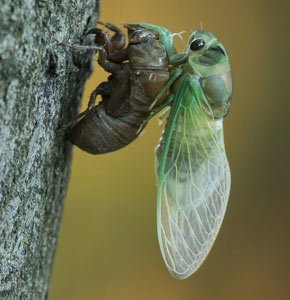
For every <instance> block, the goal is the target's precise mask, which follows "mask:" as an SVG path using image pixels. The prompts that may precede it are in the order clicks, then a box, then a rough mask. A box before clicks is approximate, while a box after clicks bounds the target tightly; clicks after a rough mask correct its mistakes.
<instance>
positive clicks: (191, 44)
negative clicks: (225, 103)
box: [185, 29, 230, 78]
mask: <svg viewBox="0 0 290 300" xmlns="http://www.w3.org/2000/svg"><path fill="white" fill-rule="evenodd" d="M185 52H186V53H187V54H188V63H189V64H190V66H191V67H192V68H193V70H194V72H196V73H197V74H199V75H200V77H203V78H204V77H208V76H210V75H212V72H214V73H220V72H224V71H225V69H226V71H229V70H230V64H229V57H228V54H227V51H226V49H225V47H224V45H223V44H222V43H221V42H219V41H218V39H217V37H216V36H215V34H214V33H212V32H206V31H204V30H202V29H199V30H197V31H195V32H194V33H193V34H192V35H191V37H190V39H189V41H188V45H187V47H186V49H185Z"/></svg>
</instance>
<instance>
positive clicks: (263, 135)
mask: <svg viewBox="0 0 290 300" xmlns="http://www.w3.org/2000/svg"><path fill="white" fill-rule="evenodd" d="M288 3H289V2H287V1H279V0H278V1H251V0H244V1H230V0H220V1H209V0H204V1H192V0H180V1H165V0H159V1H156V0H155V1H153V0H148V1H142V2H139V1H132V0H131V1H130V0H124V1H113V0H107V1H103V3H102V4H101V17H100V20H102V21H107V22H111V23H115V24H120V25H121V24H124V23H127V22H132V21H146V22H151V23H155V24H160V25H162V26H165V27H168V28H169V29H170V30H171V31H173V32H180V31H182V30H186V31H187V32H188V34H189V33H190V30H191V29H192V30H194V29H196V28H197V27H199V26H200V22H202V24H203V27H204V29H205V30H209V31H213V32H215V33H216V34H217V36H218V37H219V39H220V40H221V41H222V42H223V43H224V44H225V46H226V48H227V50H228V53H229V54H230V58H231V63H232V69H233V76H234V96H233V103H232V109H231V112H230V114H229V116H228V117H227V118H226V120H225V122H224V124H225V141H226V148H227V153H228V158H229V162H230V165H231V170H232V191H231V195H230V201H229V206H228V210H227V214H226V217H225V220H224V223H223V226H222V229H221V232H220V234H219V236H218V238H217V241H216V243H215V245H214V247H213V249H212V251H211V253H210V255H209V256H208V258H207V260H206V261H205V263H204V264H203V266H202V267H201V269H200V270H199V271H198V272H197V273H196V274H194V275H193V276H191V277H190V278H189V279H187V280H185V281H177V280H175V279H173V278H172V277H171V276H170V274H169V272H168V271H167V269H166V268H165V265H164V264H163V262H162V258H161V255H160V252H159V247H158V243H157V236H156V230H155V227H156V221H155V206H156V204H155V198H156V183H155V177H154V169H153V161H154V147H155V145H156V144H157V143H158V140H159V137H160V134H161V128H160V127H158V124H157V123H158V122H157V119H155V120H153V121H152V122H151V123H150V124H149V126H148V127H147V128H146V131H145V133H144V134H143V136H142V137H140V138H139V139H138V140H136V141H135V142H134V143H132V144H131V145H129V146H128V147H126V148H124V149H122V150H120V151H118V152H116V153H111V154H107V155H100V156H92V155H89V154H87V153H84V152H81V151H80V150H79V149H77V148H75V149H74V160H73V166H72V177H71V182H70V187H69V191H68V195H67V199H66V207H65V212H64V218H63V222H62V228H61V233H60V240H59V246H58V250H57V255H56V262H55V265H54V270H53V278H52V288H51V294H50V299H52V300H66V299H70V300H79V299H93V300H95V299H102V300H123V299H124V300H135V299H138V300H143V299H144V300H145V299H146V300H147V299H152V300H163V299H166V300H191V299H200V300H245V299H247V300H257V299H262V300H273V299H279V300H287V299H290V285H289V280H290V236H289V229H290V218H289V213H290V202H289V198H290V197H289V196H290V195H289V194H290V192H289V191H290V186H289V169H290V163H289V153H290V152H289V150H290V149H289V148H290V147H289V146H290V129H289V128H290V126H289V112H290V98H289V96H290V84H289V83H288V78H289V61H290V59H289V53H290V49H289V28H290V26H289V25H290V18H289V4H288ZM287 30H288V31H287ZM185 40H186V37H185ZM177 43H178V47H181V42H180V41H177ZM179 49H180V48H179ZM106 77H107V74H105V73H104V72H103V71H101V69H100V68H99V67H98V66H97V65H96V66H95V71H94V73H93V75H92V76H91V78H90V80H89V81H88V83H87V86H86V90H85V93H84V98H83V100H84V103H83V108H84V107H85V106H86V104H87V101H88V98H89V95H90V93H91V91H92V90H93V89H94V87H95V86H96V85H98V84H99V83H100V82H101V81H104V80H105V79H106Z"/></svg>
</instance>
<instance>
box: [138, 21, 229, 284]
mask: <svg viewBox="0 0 290 300" xmlns="http://www.w3.org/2000/svg"><path fill="white" fill-rule="evenodd" d="M141 25H142V26H144V27H145V28H148V29H151V30H155V31H156V32H158V33H159V35H160V41H161V42H162V43H163V44H164V45H165V47H166V50H167V54H168V57H169V62H170V64H171V65H172V66H173V68H172V71H171V75H170V77H169V79H168V82H167V83H166V84H165V86H164V88H162V90H161V91H160V92H159V94H158V96H157V98H156V99H158V98H159V97H160V96H161V95H164V94H167V99H166V100H165V103H166V105H169V106H170V114H169V116H168V119H167V123H166V125H165V129H164V131H163V134H162V137H161V140H160V143H159V145H158V147H157V150H156V164H155V166H156V175H157V182H158V195H157V231H158V239H159V244H160V249H161V253H162V256H163V259H164V261H165V264H166V266H167V268H168V269H169V271H170V272H171V274H172V275H173V276H174V277H176V278H177V279H184V278H187V277H188V276H190V275H191V274H192V273H194V272H195V271H196V270H197V269H198V268H199V267H200V265H201V264H202V263H203V261H204V260H205V258H206V256H207V255H208V253H209V251H210V249H211V247H212V245H213V243H214V241H215V239H216V236H217V234H218V232H219V229H220V227H221V224H222V221H223V218H224V214H225V210H226V206H227V202H228V198H229V192H230V183H231V176H230V169H229V164H228V160H227V156H226V152H225V145H224V137H223V117H224V116H226V114H227V113H228V110H229V106H230V100H231V96H232V76H231V69H230V63H229V57H228V54H227V52H226V50H225V48H224V46H223V44H222V43H220V42H219V41H218V39H217V37H216V36H215V34H213V33H211V32H206V31H204V30H201V29H199V30H197V31H195V32H193V33H192V35H191V36H190V38H189V41H188V43H187V46H186V48H185V50H184V52H182V53H176V52H175V49H174V45H173V36H174V35H173V34H172V33H171V32H169V31H168V30H167V29H166V28H163V27H159V26H155V25H152V24H147V23H141ZM158 111H159V109H158V108H156V109H155V110H153V111H152V115H155V114H156V113H157V112H158Z"/></svg>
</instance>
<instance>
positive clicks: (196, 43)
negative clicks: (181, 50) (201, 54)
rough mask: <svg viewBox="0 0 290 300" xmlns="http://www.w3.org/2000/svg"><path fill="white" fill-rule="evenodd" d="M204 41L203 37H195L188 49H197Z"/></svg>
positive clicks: (200, 47) (201, 46)
mask: <svg viewBox="0 0 290 300" xmlns="http://www.w3.org/2000/svg"><path fill="white" fill-rule="evenodd" d="M204 45H205V42H204V40H203V39H196V40H194V41H193V42H192V43H191V44H190V50H192V51H197V50H200V49H202V48H203V47H204Z"/></svg>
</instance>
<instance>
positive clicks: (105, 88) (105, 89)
mask: <svg viewBox="0 0 290 300" xmlns="http://www.w3.org/2000/svg"><path fill="white" fill-rule="evenodd" d="M109 94H110V87H109V83H108V82H102V83H101V84H99V86H98V87H97V88H96V89H95V90H94V91H93V92H92V93H91V96H90V100H89V103H88V107H87V109H86V110H85V111H83V112H81V113H80V114H78V115H77V116H76V117H74V118H73V119H72V120H71V121H70V122H69V123H67V124H65V125H63V126H62V128H66V127H69V126H71V125H74V124H75V123H77V122H78V120H79V119H81V118H83V117H84V116H85V115H87V114H88V113H89V111H90V110H91V109H93V108H94V106H95V103H96V98H97V96H98V95H102V96H108V95H109Z"/></svg>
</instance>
